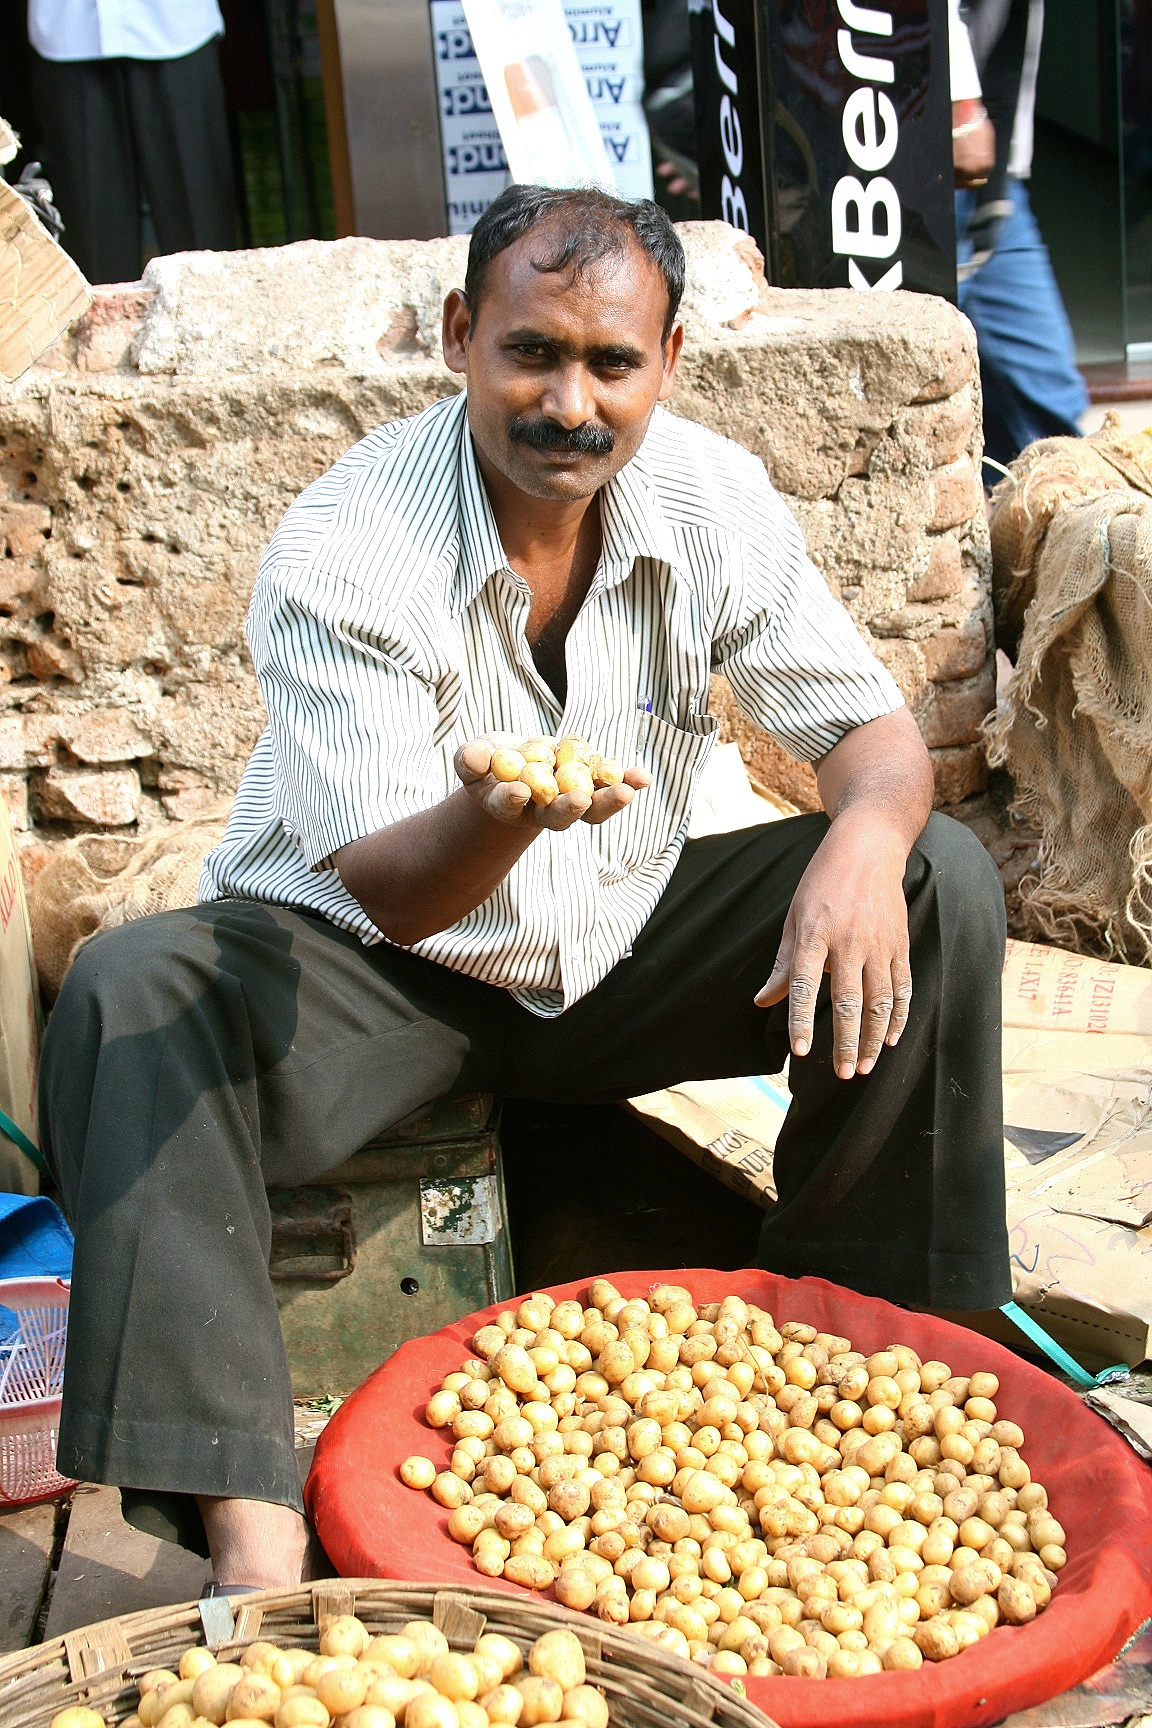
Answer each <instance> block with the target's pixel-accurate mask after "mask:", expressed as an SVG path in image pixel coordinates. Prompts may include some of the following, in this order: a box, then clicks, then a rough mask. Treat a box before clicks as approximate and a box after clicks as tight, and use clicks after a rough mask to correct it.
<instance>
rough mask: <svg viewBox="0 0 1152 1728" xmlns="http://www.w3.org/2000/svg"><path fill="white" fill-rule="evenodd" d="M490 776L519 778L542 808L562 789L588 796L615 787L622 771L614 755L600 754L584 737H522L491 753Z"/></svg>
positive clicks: (495, 777)
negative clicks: (519, 741)
mask: <svg viewBox="0 0 1152 1728" xmlns="http://www.w3.org/2000/svg"><path fill="white" fill-rule="evenodd" d="M489 772H490V773H491V774H492V777H493V779H495V780H503V781H512V780H519V781H520V782H521V783H522V784H523V785H525V786H527V788H528V790H529V791H530V792H531V794H532V802H533V803H534V804H539V805H541V806H543V807H546V806H547V805H549V804H552V803H554V802H555V801H556V799H557V798H559V796H560V794H561V793H562V792H577V793H580V794H581V795H582V796H583V797H585V798H588V799H591V797H592V794H593V792H599V791H601V790H602V789H603V788H604V787H605V786H619V785H620V783H621V782H622V780H623V779H624V770H623V768H622V767H621V766H620V763H619V762H618V761H617V760H616V758H615V757H614V756H602V755H600V753H599V752H598V751H596V750H594V749H593V748H592V746H591V744H589V742H588V740H587V739H586V738H526V739H525V740H524V741H523V742H522V743H521V744H518V745H517V744H502V745H500V746H498V748H497V749H495V750H494V751H493V752H492V766H491V768H490V770H489Z"/></svg>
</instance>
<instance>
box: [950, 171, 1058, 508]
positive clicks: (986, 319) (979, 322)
mask: <svg viewBox="0 0 1152 1728" xmlns="http://www.w3.org/2000/svg"><path fill="white" fill-rule="evenodd" d="M1006 196H1007V198H1008V199H1010V201H1011V206H1012V208H1011V214H1010V215H1008V216H1006V217H1005V219H1004V221H1003V222H1002V223H1001V225H1000V228H999V230H998V232H997V235H996V242H995V247H994V250H993V252H992V254H991V256H990V257H989V258H988V259H987V261H986V262H985V263H983V264H982V265H980V267H979V269H977V270H974V271H973V272H972V274H971V275H970V276H967V277H964V278H963V280H962V281H961V283H960V289H959V302H960V310H961V311H962V312H964V313H965V314H966V315H967V316H968V317H969V318H970V319H971V320H972V323H973V325H974V326H975V329H976V342H977V346H978V349H979V353H980V380H981V386H982V389H983V395H984V449H985V452H986V453H987V455H989V456H991V457H992V458H993V459H994V460H995V461H997V462H1001V463H1005V464H1007V463H1009V462H1011V461H1012V460H1013V459H1014V458H1015V457H1016V456H1018V455H1019V454H1020V452H1021V450H1023V449H1024V447H1025V445H1027V444H1031V443H1033V442H1034V441H1035V440H1036V439H1037V438H1053V437H1059V436H1068V437H1073V438H1075V437H1079V435H1080V426H1079V417H1080V415H1081V414H1083V412H1084V410H1085V409H1086V408H1087V407H1088V392H1087V390H1086V389H1085V387H1084V380H1083V379H1082V378H1081V376H1080V374H1079V372H1078V371H1077V370H1076V359H1075V345H1074V342H1073V339H1072V329H1071V326H1070V325H1069V323H1068V314H1067V313H1066V312H1065V310H1064V303H1063V301H1062V300H1061V298H1060V290H1059V288H1058V287H1057V284H1056V278H1055V276H1054V274H1053V271H1052V263H1051V260H1050V259H1049V257H1048V248H1047V247H1046V246H1045V244H1044V239H1043V236H1042V235H1041V233H1040V229H1039V227H1038V226H1037V223H1036V218H1035V216H1034V215H1033V213H1032V206H1031V203H1030V201H1029V198H1028V188H1027V185H1026V184H1025V183H1024V181H1022V180H1014V179H1011V178H1009V180H1008V183H1007V192H1006ZM974 208H975V194H974V193H972V192H957V194H956V237H957V260H958V262H959V264H960V265H961V267H963V265H964V264H965V263H967V262H968V260H969V259H970V258H971V255H972V242H971V240H970V239H969V238H968V237H967V227H968V223H969V220H970V218H971V215H972V212H973V210H974ZM988 478H989V476H988V475H985V479H986V480H987V479H988Z"/></svg>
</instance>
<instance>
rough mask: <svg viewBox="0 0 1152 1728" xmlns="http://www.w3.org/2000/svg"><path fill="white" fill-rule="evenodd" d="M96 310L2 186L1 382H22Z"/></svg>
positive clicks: (59, 254)
mask: <svg viewBox="0 0 1152 1728" xmlns="http://www.w3.org/2000/svg"><path fill="white" fill-rule="evenodd" d="M91 304H92V290H91V288H90V287H89V286H88V283H87V282H86V281H85V279H84V277H83V275H82V274H81V272H80V270H79V269H78V268H77V266H76V265H75V264H74V263H73V262H72V260H71V258H69V256H68V254H67V252H65V251H64V250H63V248H62V247H60V246H58V245H57V244H56V242H55V240H53V239H52V237H51V235H50V234H49V233H48V232H47V231H46V230H45V229H44V228H42V227H41V225H40V223H39V222H38V221H37V219H36V217H35V216H34V215H33V214H32V212H31V210H30V209H29V208H28V206H27V204H25V202H24V200H23V198H21V197H20V196H19V194H18V193H16V192H14V191H13V190H12V188H11V186H9V185H8V183H7V181H6V180H0V307H2V308H3V312H2V314H0V377H3V378H6V379H8V381H9V382H10V383H11V381H12V380H13V379H15V378H19V376H20V374H21V373H22V372H26V371H27V370H28V368H29V366H31V365H33V364H34V363H35V361H37V360H38V359H39V358H40V356H41V354H43V353H44V350H45V349H46V348H50V347H51V346H52V344H53V342H55V341H56V339H57V337H58V336H62V335H63V333H64V331H65V330H67V328H68V326H69V324H71V323H72V322H73V321H74V320H75V319H77V318H79V316H80V314H81V313H82V312H85V311H87V309H88V307H89V306H90V305H91Z"/></svg>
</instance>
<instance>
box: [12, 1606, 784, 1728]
mask: <svg viewBox="0 0 1152 1728" xmlns="http://www.w3.org/2000/svg"><path fill="white" fill-rule="evenodd" d="M225 1606H226V1605H225V1604H224V1603H223V1602H219V1601H213V1602H206V1603H198V1602H186V1603H183V1604H182V1605H181V1606H179V1607H176V1608H154V1609H148V1610H146V1611H145V1612H144V1613H140V1614H126V1615H124V1616H123V1618H122V1619H119V1620H105V1621H102V1622H101V1623H100V1624H99V1625H96V1626H86V1627H84V1628H83V1630H81V1631H78V1632H67V1633H65V1635H64V1637H63V1638H54V1639H52V1640H51V1641H50V1642H49V1643H47V1644H41V1645H38V1646H36V1647H35V1648H33V1649H31V1650H22V1651H20V1652H19V1653H18V1654H16V1655H14V1656H4V1657H0V1728H48V1724H49V1723H50V1722H51V1720H52V1718H53V1716H54V1715H55V1714H56V1712H57V1711H58V1710H63V1709H64V1708H65V1706H66V1705H69V1704H89V1705H91V1706H92V1707H93V1708H94V1709H96V1710H99V1711H100V1712H101V1714H102V1715H103V1716H104V1719H105V1721H106V1722H108V1723H110V1724H115V1723H119V1722H122V1721H123V1720H124V1718H125V1717H126V1716H128V1715H130V1714H131V1713H132V1712H133V1711H134V1710H135V1708H136V1701H137V1692H136V1686H135V1684H134V1679H135V1677H138V1676H139V1675H141V1674H143V1673H145V1672H146V1671H147V1670H148V1669H149V1668H169V1667H170V1668H175V1666H176V1664H177V1662H178V1661H179V1658H180V1656H181V1654H182V1652H183V1651H185V1650H187V1649H188V1647H189V1645H192V1644H208V1645H210V1646H211V1648H213V1649H214V1650H216V1651H217V1652H218V1653H219V1654H221V1656H223V1654H224V1652H226V1651H229V1652H230V1651H232V1650H234V1649H235V1648H237V1647H238V1646H243V1645H245V1644H251V1643H252V1642H253V1641H254V1640H255V1639H256V1638H267V1639H270V1640H271V1642H272V1643H274V1644H280V1645H282V1646H285V1647H287V1646H291V1647H293V1648H297V1649H298V1648H301V1647H303V1648H311V1649H314V1648H315V1647H316V1644H317V1638H318V1628H319V1625H320V1623H321V1621H322V1620H326V1619H327V1618H328V1617H329V1616H330V1615H333V1614H351V1613H355V1614H357V1615H359V1617H360V1619H361V1620H362V1621H363V1622H364V1625H365V1626H366V1627H367V1628H368V1630H369V1632H371V1633H373V1634H375V1633H378V1632H396V1631H399V1629H400V1627H401V1626H403V1625H404V1623H405V1621H407V1620H417V1619H425V1620H428V1619H430V1620H432V1621H433V1622H434V1623H435V1625H437V1626H438V1627H439V1628H440V1630H441V1631H442V1632H443V1633H444V1635H445V1637H446V1638H447V1639H448V1641H449V1643H450V1644H451V1645H452V1646H453V1648H455V1649H459V1650H471V1649H472V1648H473V1646H474V1644H475V1642H476V1639H477V1638H478V1637H479V1636H480V1634H481V1632H484V1631H488V1632H502V1633H504V1634H505V1636H506V1637H508V1638H511V1639H513V1641H514V1642H515V1643H516V1644H518V1645H519V1646H520V1648H521V1650H523V1651H524V1652H525V1653H527V1651H528V1648H529V1646H530V1645H531V1644H532V1643H533V1641H534V1640H535V1639H536V1638H538V1637H539V1636H540V1634H541V1633H542V1632H548V1631H552V1630H554V1629H555V1628H556V1627H557V1626H567V1627H570V1628H571V1630H572V1631H573V1632H575V1634H576V1636H577V1637H578V1638H579V1640H580V1643H581V1645H582V1646H583V1648H584V1657H585V1661H586V1663H587V1667H588V1679H589V1682H590V1683H591V1684H592V1685H594V1686H598V1687H600V1689H601V1690H602V1692H603V1693H604V1695H605V1697H606V1699H607V1701H608V1708H609V1711H610V1713H611V1723H612V1728H708V1725H709V1724H716V1725H717V1728H775V1724H773V1723H772V1722H771V1721H770V1719H769V1718H768V1717H767V1716H765V1715H763V1714H762V1713H761V1712H760V1711H759V1710H757V1709H756V1708H755V1707H754V1706H753V1705H751V1704H749V1703H748V1701H747V1699H746V1698H744V1697H742V1696H741V1695H740V1693H738V1692H736V1691H734V1690H733V1689H732V1688H731V1687H730V1686H727V1685H725V1684H723V1683H722V1682H720V1681H718V1680H715V1679H713V1678H712V1676H710V1675H708V1674H706V1673H705V1672H704V1671H703V1670H702V1669H700V1668H698V1667H695V1666H694V1665H693V1664H691V1663H688V1662H685V1661H682V1660H680V1658H679V1657H676V1656H671V1655H669V1654H668V1653H667V1652H666V1651H664V1650H661V1649H660V1648H659V1646H657V1645H655V1644H651V1643H649V1642H648V1641H647V1640H646V1639H644V1638H638V1637H637V1636H636V1634H635V1633H629V1632H627V1631H622V1630H620V1629H618V1628H616V1627H614V1626H608V1625H604V1624H602V1623H601V1622H599V1621H596V1620H590V1619H589V1617H588V1616H587V1615H586V1614H574V1613H572V1612H570V1611H569V1610H568V1609H566V1608H559V1607H557V1606H556V1605H554V1604H553V1603H537V1602H534V1601H526V1600H524V1599H522V1598H520V1597H517V1596H511V1595H508V1594H507V1593H505V1592H501V1591H495V1590H462V1589H438V1588H437V1587H436V1586H435V1585H433V1584H393V1583H390V1582H387V1581H385V1580H382V1579H376V1578H364V1579H357V1578H336V1579H331V1580H328V1581H326V1582H324V1583H322V1584H312V1585H307V1586H304V1587H303V1588H300V1589H296V1590H266V1591H262V1592H261V1593H260V1594H259V1595H254V1596H242V1597H233V1598H232V1602H231V1606H232V1607H233V1608H234V1609H235V1616H236V1617H235V1623H234V1624H233V1621H232V1615H231V1613H225V1612H224V1610H225ZM221 1622H222V1624H221Z"/></svg>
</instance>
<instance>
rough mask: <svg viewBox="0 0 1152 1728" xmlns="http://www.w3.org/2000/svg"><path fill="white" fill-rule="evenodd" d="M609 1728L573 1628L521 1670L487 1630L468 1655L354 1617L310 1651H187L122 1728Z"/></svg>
mask: <svg viewBox="0 0 1152 1728" xmlns="http://www.w3.org/2000/svg"><path fill="white" fill-rule="evenodd" d="M538 1723H558V1724H560V1728H608V1705H607V1703H606V1702H605V1700H604V1695H603V1693H602V1692H599V1691H598V1690H597V1689H596V1687H594V1686H589V1685H588V1684H587V1677H586V1675H585V1671H584V1652H583V1650H582V1649H581V1647H580V1641H579V1639H578V1638H576V1637H575V1636H574V1635H573V1634H572V1633H571V1632H567V1631H555V1632H545V1633H544V1634H543V1635H542V1636H541V1637H539V1638H537V1640H536V1642H535V1643H534V1644H533V1646H532V1648H531V1650H530V1651H529V1653H528V1661H527V1665H525V1661H524V1657H523V1656H522V1654H521V1652H520V1649H519V1647H518V1646H517V1645H516V1644H514V1643H513V1642H512V1640H511V1639H510V1638H505V1637H504V1636H503V1635H502V1634H501V1633H498V1632H485V1633H483V1634H482V1636H481V1637H479V1638H478V1639H477V1640H476V1647H475V1649H474V1650H473V1651H472V1652H471V1654H468V1655H460V1654H457V1653H456V1652H454V1651H453V1650H451V1649H450V1647H449V1644H448V1640H447V1638H446V1637H445V1636H444V1634H443V1633H442V1632H441V1631H439V1630H438V1629H437V1628H436V1627H435V1626H433V1624H432V1623H431V1621H429V1620H412V1621H410V1622H409V1623H408V1625H406V1626H405V1627H404V1628H403V1629H402V1631H400V1632H398V1633H395V1634H389V1635H387V1636H382V1637H377V1638H373V1637H371V1636H370V1634H369V1632H368V1630H367V1628H366V1627H365V1626H364V1625H363V1624H362V1622H361V1621H359V1620H358V1619H356V1617H355V1615H352V1614H343V1615H340V1616H339V1617H337V1618H334V1619H332V1620H329V1621H328V1622H327V1624H326V1625H325V1626H324V1627H323V1629H322V1631H321V1633H320V1654H319V1655H317V1654H316V1652H315V1651H314V1650H281V1649H280V1648H279V1647H278V1646H277V1645H275V1644H269V1643H267V1642H265V1641H263V1640H261V1641H260V1642H259V1643H256V1644H249V1645H248V1646H247V1648H246V1649H245V1650H244V1652H243V1654H242V1655H241V1656H240V1657H239V1659H238V1661H235V1662H231V1661H224V1662H218V1661H217V1659H216V1657H215V1656H213V1654H212V1652H211V1651H210V1650H205V1649H203V1648H201V1647H197V1648H195V1649H191V1650H186V1651H185V1652H184V1654H183V1656H182V1657H181V1658H180V1664H179V1672H178V1673H173V1672H172V1671H171V1669H168V1668H156V1669H153V1670H152V1671H151V1672H150V1673H147V1674H144V1675H143V1676H142V1677H141V1680H140V1703H139V1707H138V1709H137V1713H136V1714H135V1715H134V1716H129V1717H128V1718H127V1719H126V1720H125V1721H124V1722H123V1723H122V1724H121V1728H225V1725H227V1728H269V1724H271V1725H272V1728H329V1725H330V1724H332V1725H334V1728H397V1724H402V1725H403V1728H513V1725H515V1728H536V1725H537V1724H538ZM51 1728H105V1724H104V1719H103V1717H102V1716H100V1715H99V1713H98V1712H97V1711H95V1710H90V1709H87V1708H84V1707H73V1708H70V1709H68V1710H62V1711H61V1712H60V1713H59V1715H57V1716H56V1717H54V1718H53V1721H52V1724H51Z"/></svg>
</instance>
